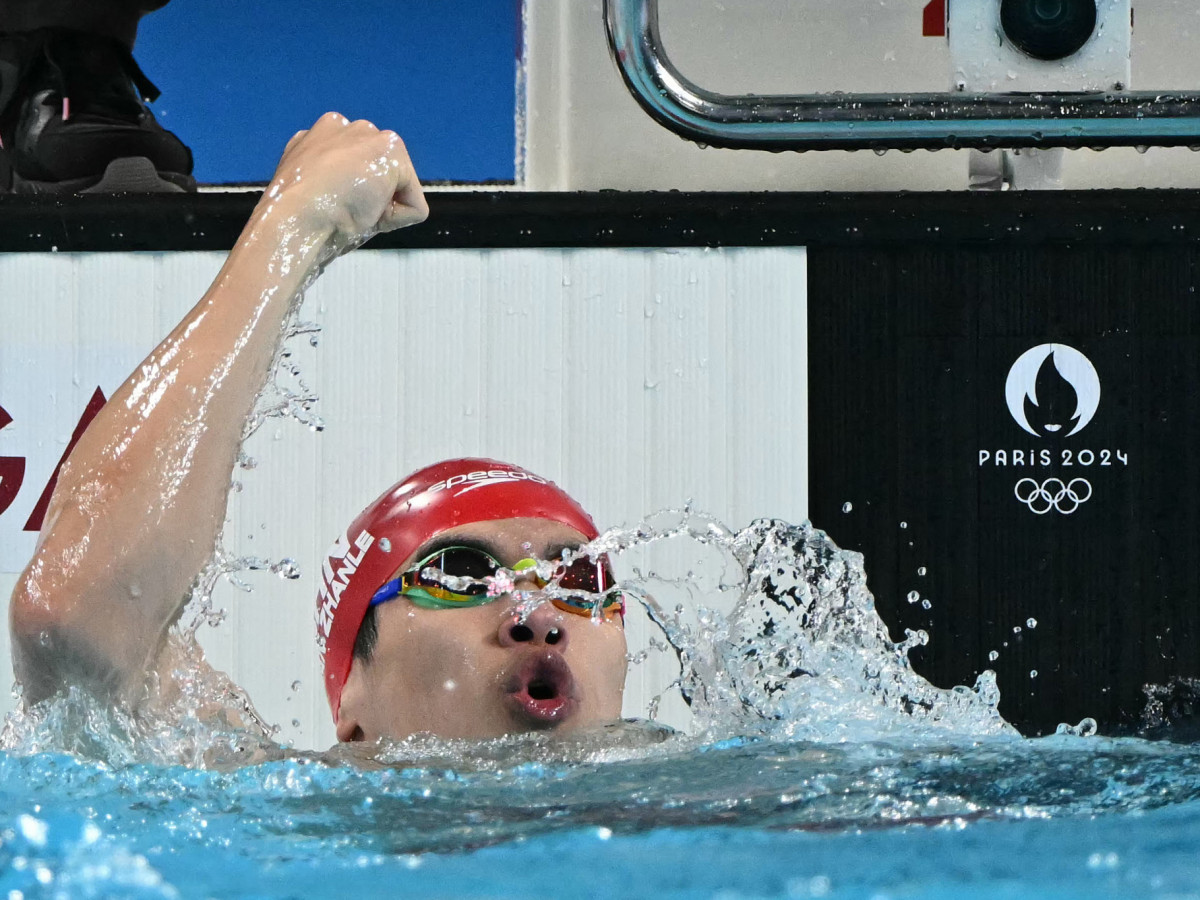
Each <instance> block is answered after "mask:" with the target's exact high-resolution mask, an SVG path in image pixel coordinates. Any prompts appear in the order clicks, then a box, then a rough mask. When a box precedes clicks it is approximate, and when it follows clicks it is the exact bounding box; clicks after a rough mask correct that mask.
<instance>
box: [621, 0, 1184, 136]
mask: <svg viewBox="0 0 1200 900" xmlns="http://www.w3.org/2000/svg"><path fill="white" fill-rule="evenodd" d="M839 2H848V0H839ZM604 12H605V21H606V25H607V28H608V43H609V49H610V50H611V51H612V54H613V58H614V60H615V61H616V63H617V67H618V68H619V69H620V71H621V75H622V77H623V78H624V79H625V83H626V85H627V86H628V87H629V90H630V92H631V93H632V94H633V96H634V97H635V98H636V99H637V101H638V103H640V104H641V106H642V108H643V109H645V110H646V112H647V113H649V114H650V116H651V117H652V118H654V119H655V120H656V121H657V122H658V123H659V124H661V125H663V126H664V127H666V128H669V129H670V130H671V131H674V132H675V133H676V134H679V135H681V136H682V137H685V138H687V139H689V140H692V141H696V142H697V143H701V144H707V145H711V146H714V147H734V148H754V149H761V150H862V149H871V148H873V149H941V148H947V147H956V148H957V147H973V148H980V149H988V148H996V147H1004V148H1010V147H1113V146H1160V147H1172V146H1191V147H1193V148H1200V93H1197V92H1165V91H1160V92H1135V91H1110V92H1106V93H1095V94H1080V93H1057V94H1056V93H1040V94H960V93H945V94H795V95H785V94H765V95H754V94H751V95H740V96H733V95H729V94H719V93H716V92H715V91H710V90H707V89H705V88H702V87H700V86H699V85H697V84H695V83H694V82H692V81H690V80H689V79H688V78H687V77H685V76H684V75H683V74H682V73H681V72H680V71H679V70H678V69H677V68H676V67H675V66H674V64H672V62H671V60H670V58H669V57H668V56H667V54H666V51H665V50H664V48H663V44H662V36H661V34H660V33H659V27H658V0H605V3H604Z"/></svg>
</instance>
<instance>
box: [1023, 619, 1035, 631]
mask: <svg viewBox="0 0 1200 900" xmlns="http://www.w3.org/2000/svg"><path fill="white" fill-rule="evenodd" d="M1025 625H1026V627H1027V628H1030V629H1033V628H1037V619H1033V618H1029V619H1026V620H1025Z"/></svg>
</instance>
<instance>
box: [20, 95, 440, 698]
mask: <svg viewBox="0 0 1200 900" xmlns="http://www.w3.org/2000/svg"><path fill="white" fill-rule="evenodd" d="M427 213H428V209H427V207H426V205H425V199H424V196H423V194H422V192H421V186H420V183H419V182H418V180H417V177H416V174H415V173H414V171H413V168H412V164H411V162H410V161H409V158H408V154H407V152H406V151H405V148H404V145H403V143H401V141H400V139H399V138H398V137H397V136H396V135H395V134H393V133H391V132H380V131H378V130H377V129H376V128H375V127H374V126H373V125H371V124H370V123H367V122H354V123H349V122H347V121H346V120H345V119H344V118H342V117H341V116H337V115H335V114H329V115H327V116H325V117H323V118H322V119H321V120H320V121H319V122H317V124H316V125H314V126H313V128H312V129H311V130H309V131H307V132H301V133H300V134H297V135H296V137H294V138H293V139H292V141H291V142H290V143H289V144H288V146H287V149H286V150H285V151H284V155H283V159H282V160H281V161H280V164H279V168H278V170H277V171H276V174H275V178H274V180H273V181H272V183H271V185H270V186H269V187H268V189H267V191H266V192H265V193H264V194H263V198H262V200H261V202H260V203H259V204H258V206H257V207H256V209H255V210H254V213H253V215H252V216H251V218H250V221H249V222H248V223H247V225H246V228H245V230H244V231H243V232H242V235H241V237H240V238H239V239H238V242H237V245H236V246H235V247H234V248H233V250H232V252H231V253H230V254H229V258H228V259H227V260H226V262H225V265H224V266H223V267H222V269H221V272H220V274H219V275H218V276H217V278H216V281H215V282H214V283H213V285H212V287H210V288H209V290H208V292H207V293H206V294H205V295H204V297H203V298H202V299H201V300H200V302H199V303H198V304H197V305H196V306H195V307H194V308H193V309H192V310H191V312H189V313H188V315H187V316H186V317H185V318H184V319H183V321H182V322H180V323H179V325H178V326H176V328H175V330H174V331H172V332H171V334H170V335H168V336H167V338H166V339H165V340H164V341H163V342H162V343H161V344H160V345H159V346H158V347H157V348H156V349H155V350H154V352H153V353H151V354H150V356H149V357H147V359H146V360H145V362H143V363H142V364H141V366H139V367H138V369H137V370H136V371H135V372H134V373H133V374H132V375H130V377H129V378H128V379H127V380H126V381H125V383H124V384H123V385H122V386H121V387H120V389H119V390H118V391H117V392H116V393H115V394H114V395H113V396H112V398H111V399H110V400H109V402H108V404H107V405H106V406H105V407H104V409H103V410H102V411H101V413H100V414H99V415H98V416H97V417H96V419H95V420H94V421H93V422H92V423H91V425H90V426H89V427H88V429H87V431H86V432H85V433H84V435H83V436H82V438H81V439H80V441H79V443H78V445H77V446H76V448H75V450H74V451H73V452H72V454H71V457H70V458H69V459H68V460H67V463H66V464H65V465H64V466H63V468H62V471H61V473H60V476H59V480H58V485H57V487H56V488H55V491H54V495H53V497H52V499H51V501H50V506H49V509H48V511H47V516H46V521H45V524H44V526H43V528H42V533H41V535H40V537H39V540H38V547H37V550H36V552H35V554H34V558H33V560H32V561H31V562H30V564H29V566H28V568H27V569H26V570H25V572H24V573H23V574H22V576H21V578H20V580H19V581H18V583H17V587H16V589H15V591H14V593H13V599H12V607H11V628H12V635H13V660H14V668H15V669H16V674H17V678H18V679H19V680H20V681H21V682H22V684H23V685H24V687H25V691H26V697H27V698H29V699H31V700H35V701H36V700H37V699H40V698H41V697H43V696H46V695H48V694H50V693H52V692H54V691H55V690H57V689H59V688H60V687H63V686H66V685H67V684H73V683H79V684H83V685H85V686H87V687H89V688H90V689H92V690H97V691H102V692H105V693H112V694H115V695H118V696H125V697H127V698H128V696H129V692H130V691H131V690H133V689H134V688H136V687H137V686H139V685H140V684H141V683H142V680H143V678H144V673H145V670H146V668H147V667H148V666H149V665H151V664H152V663H153V662H154V660H155V658H156V656H157V654H158V653H159V651H160V649H161V647H162V645H163V638H164V635H165V634H166V631H167V629H168V628H169V626H170V625H171V624H172V623H173V622H174V621H175V620H176V619H177V618H178V616H179V614H180V612H181V611H182V608H183V605H184V603H185V602H186V600H187V596H188V592H189V589H190V587H191V585H192V583H193V581H194V580H195V577H196V575H197V573H198V572H199V571H200V569H201V568H202V567H203V566H204V564H205V563H206V562H207V560H208V558H209V556H210V555H211V553H212V550H213V548H214V546H215V543H216V539H217V536H218V534H219V533H220V528H221V523H222V522H223V520H224V517H225V507H226V503H227V500H228V486H229V481H230V473H231V471H232V469H233V465H234V462H235V459H236V456H237V452H238V448H239V446H240V444H241V440H242V432H243V428H244V425H245V422H246V418H247V416H248V415H249V413H250V411H251V408H252V406H253V403H254V401H255V398H256V396H257V395H258V392H259V390H260V389H261V388H262V386H263V383H264V381H265V379H266V377H267V375H268V369H269V367H270V364H271V361H272V359H273V358H274V355H275V352H276V349H277V347H278V344H279V341H280V340H281V331H282V326H283V323H284V321H285V319H286V318H287V315H288V312H289V310H290V308H291V305H292V304H293V303H294V302H295V298H296V297H297V295H298V293H299V292H300V291H301V289H302V288H303V287H304V286H305V284H306V282H307V281H308V280H309V279H311V278H312V277H313V276H314V275H315V274H316V272H317V270H318V266H319V265H320V264H322V263H323V262H324V261H325V260H326V259H328V258H329V257H330V256H331V255H332V254H334V253H336V252H338V251H339V250H341V249H345V248H346V247H348V246H350V245H352V244H353V243H354V242H355V241H356V240H358V239H360V238H362V237H364V236H366V235H368V234H370V233H372V232H375V231H381V230H390V229H393V228H400V227H403V226H405V225H410V224H414V223H416V222H420V221H422V220H423V219H424V218H425V216H426V215H427Z"/></svg>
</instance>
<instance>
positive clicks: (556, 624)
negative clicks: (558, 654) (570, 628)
mask: <svg viewBox="0 0 1200 900" xmlns="http://www.w3.org/2000/svg"><path fill="white" fill-rule="evenodd" d="M567 639H568V638H567V629H566V627H565V626H564V624H563V617H562V613H560V612H559V611H558V610H556V609H555V608H554V607H553V606H551V605H550V604H549V603H540V604H538V606H537V608H536V609H534V610H533V612H531V613H530V614H529V615H527V616H525V619H524V621H522V620H521V617H520V616H519V615H517V614H516V612H513V613H512V614H511V615H507V616H505V617H504V618H503V619H502V620H501V621H500V645H501V646H502V647H515V646H517V645H518V644H546V645H547V646H550V647H554V648H555V649H557V650H565V649H566V648H567Z"/></svg>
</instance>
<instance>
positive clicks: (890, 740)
mask: <svg viewBox="0 0 1200 900" xmlns="http://www.w3.org/2000/svg"><path fill="white" fill-rule="evenodd" d="M600 540H601V542H602V543H603V544H605V549H608V550H609V551H611V552H613V553H616V554H618V555H619V554H622V553H634V554H636V553H637V552H640V551H642V550H645V549H646V548H647V547H650V546H653V545H656V544H661V543H664V542H670V541H683V542H684V543H685V544H686V545H687V546H689V547H692V546H693V545H694V547H695V548H699V549H700V550H703V551H704V552H711V553H712V554H714V557H713V559H714V560H715V561H710V562H709V563H706V564H689V565H690V566H691V568H689V569H688V570H687V572H686V574H685V575H684V576H681V577H678V578H675V577H672V576H669V575H668V574H665V573H664V572H662V571H660V570H659V569H658V568H656V565H657V564H652V563H645V561H643V563H641V564H639V567H638V571H637V572H636V573H635V574H636V577H634V578H632V579H630V581H631V583H632V584H633V591H634V594H635V595H636V596H640V597H641V599H642V609H643V610H644V612H645V614H646V615H647V616H648V617H649V619H650V620H651V621H653V622H654V623H656V624H657V625H658V626H659V628H660V629H661V633H662V635H664V637H665V639H666V641H668V642H669V647H670V648H671V649H670V650H669V652H673V653H676V654H678V656H679V659H680V665H679V677H678V679H677V681H676V682H675V683H674V684H673V685H669V686H667V687H666V690H673V691H675V692H676V693H677V694H678V696H679V697H682V698H685V699H686V701H687V706H686V708H687V709H688V711H689V715H690V721H689V722H688V723H687V733H684V732H683V731H678V730H672V729H670V728H667V727H665V726H662V725H658V724H655V723H652V722H649V721H645V720H635V721H631V722H627V723H623V724H619V725H614V726H612V727H610V728H607V729H604V730H602V731H599V732H594V733H590V734H585V735H576V736H563V737H555V736H553V735H526V736H517V737H510V738H504V739H500V740H493V741H487V742H478V743H471V742H445V741H438V740H435V739H432V738H416V739H411V740H409V741H406V742H400V743H387V744H381V745H378V746H371V747H362V746H347V747H340V748H335V749H334V750H333V751H331V752H329V753H324V754H318V753H300V752H296V751H292V750H289V749H287V748H279V747H276V746H274V745H272V744H271V743H270V741H269V740H268V739H267V736H265V735H263V734H261V733H258V734H255V733H253V731H252V730H249V731H247V730H241V731H238V730H236V729H232V728H228V727H226V726H198V725H197V723H196V721H195V720H194V716H189V713H188V711H187V710H186V709H183V710H181V709H178V708H176V709H173V710H170V711H169V715H168V714H164V715H163V716H159V717H157V718H155V717H143V718H141V719H134V718H130V717H128V716H122V715H119V714H116V713H112V712H110V711H107V710H105V709H103V708H101V707H99V706H97V705H96V704H95V703H94V702H92V701H89V700H88V699H87V698H85V697H81V696H79V695H74V696H71V697H68V698H62V699H59V700H56V701H53V702H51V703H49V704H46V705H44V706H43V707H41V708H38V709H35V710H27V711H24V712H22V713H20V714H17V715H15V716H14V717H13V718H12V719H10V721H9V723H8V726H7V729H6V732H5V737H4V740H3V746H4V747H5V748H6V749H5V750H3V751H0V897H10V898H17V897H58V896H62V897H216V896H220V897H224V896H244V897H326V896H329V897H333V896H356V895H365V896H406V895H413V896H436V897H500V896H512V897H552V896H553V897H639V896H647V897H656V898H658V897H724V898H733V897H864V898H888V897H895V898H901V897H963V896H986V897H1010V896H1011V897H1030V896H1046V897H1085V896H1086V897H1109V896H1111V897H1139V898H1141V897H1163V898H1167V897H1172V898H1175V897H1192V896H1195V897H1200V862H1198V860H1197V855H1198V854H1197V850H1200V745H1191V744H1184V743H1171V742H1168V741H1147V740H1140V739H1135V738H1120V739H1114V738H1107V737H1103V736H1096V735H1094V734H1093V733H1092V732H1093V731H1094V727H1093V726H1092V725H1091V724H1090V723H1088V722H1084V723H1081V724H1080V725H1079V726H1078V727H1073V728H1072V727H1065V728H1064V729H1063V733H1061V734H1058V735H1054V736H1052V737H1047V738H1041V739H1037V740H1027V739H1024V738H1022V737H1020V736H1019V735H1017V734H1016V733H1015V731H1013V729H1011V728H1010V727H1008V726H1007V725H1006V724H1005V723H1004V721H1003V719H1002V718H1001V717H1000V715H999V713H998V711H997V704H998V701H999V696H998V693H997V692H996V691H995V686H994V678H992V677H991V676H990V673H986V672H985V673H984V674H983V675H981V677H980V680H979V682H978V683H977V684H976V685H974V686H973V687H970V688H968V687H963V688H957V689H954V690H941V689H938V688H935V687H933V686H932V685H929V684H928V683H927V682H924V681H923V679H921V678H920V677H919V676H917V675H916V674H915V673H914V672H913V671H912V669H911V667H910V666H909V664H908V657H907V650H908V649H909V648H911V647H912V646H916V645H919V644H920V643H923V642H924V641H925V640H926V639H927V637H928V636H925V635H921V634H910V635H907V636H906V637H905V639H904V640H903V641H901V642H899V643H894V642H892V641H891V640H890V638H889V636H888V634H887V630H886V628H884V627H883V625H882V623H881V622H880V621H879V619H878V617H877V616H876V614H875V612H874V607H873V602H872V600H871V598H870V595H869V593H868V592H867V591H866V586H865V574H864V573H863V571H862V560H861V558H860V557H858V556H857V555H855V554H850V553H843V552H842V551H840V550H838V549H837V548H836V547H835V546H833V544H832V542H830V541H829V540H828V538H827V537H825V536H824V535H823V534H822V533H820V532H819V531H816V530H814V529H811V528H809V527H807V526H790V525H786V524H785V523H779V522H760V523H755V525H753V526H751V527H750V528H748V529H746V530H744V531H742V532H739V533H736V534H735V533H733V532H729V531H728V530H726V529H723V528H722V527H721V526H719V524H717V523H714V522H711V521H709V520H706V519H704V518H703V517H700V516H696V515H695V514H693V513H691V512H690V511H687V510H684V511H682V512H679V513H675V514H671V515H669V516H665V517H660V518H659V519H657V520H652V521H649V522H647V523H645V524H643V525H642V526H640V527H639V528H638V529H635V530H631V531H626V532H614V533H610V534H608V535H606V536H603V537H602V538H601V539H600ZM673 589H678V590H682V591H683V592H684V593H686V594H688V595H689V596H690V597H691V598H692V599H693V600H696V599H697V598H696V594H697V593H699V594H700V595H702V596H701V597H700V598H699V600H702V601H705V602H707V601H711V602H712V603H713V607H712V608H711V609H709V608H706V607H705V605H704V602H694V603H683V602H679V603H676V602H674V601H673V599H672V594H671V591H672V590H673ZM725 601H728V602H725ZM722 603H724V606H722ZM67 751H71V752H67ZM178 760H185V761H189V762H191V763H192V765H188V766H185V765H180V764H179V762H178ZM247 763H249V764H247Z"/></svg>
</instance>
